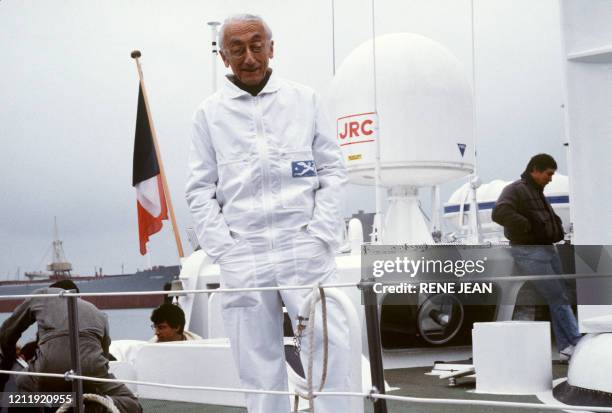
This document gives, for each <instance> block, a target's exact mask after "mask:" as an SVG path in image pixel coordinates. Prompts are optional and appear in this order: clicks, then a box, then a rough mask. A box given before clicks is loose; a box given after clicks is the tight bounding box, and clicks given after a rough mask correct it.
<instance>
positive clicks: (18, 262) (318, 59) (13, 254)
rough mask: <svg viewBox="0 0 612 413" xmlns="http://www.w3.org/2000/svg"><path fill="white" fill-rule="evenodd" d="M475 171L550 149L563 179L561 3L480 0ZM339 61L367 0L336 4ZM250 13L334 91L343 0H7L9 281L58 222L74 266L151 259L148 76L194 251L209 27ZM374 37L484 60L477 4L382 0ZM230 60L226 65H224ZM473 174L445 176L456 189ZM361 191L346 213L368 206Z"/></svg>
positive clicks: (0, 239)
mask: <svg viewBox="0 0 612 413" xmlns="http://www.w3.org/2000/svg"><path fill="white" fill-rule="evenodd" d="M474 2H475V32H476V36H475V43H476V47H477V51H476V92H477V119H478V153H479V157H478V168H479V173H480V175H481V177H482V179H483V182H488V181H490V180H491V179H494V178H501V179H506V180H511V179H514V178H515V177H516V176H517V175H518V174H519V173H520V172H521V170H522V168H523V166H524V164H525V163H526V160H527V158H528V157H529V156H531V155H532V154H534V153H536V152H549V153H551V154H552V155H553V156H555V157H556V158H557V159H558V161H559V165H560V172H561V173H565V171H566V162H565V153H564V151H563V147H562V146H561V136H562V135H563V112H562V108H561V105H562V104H563V83H562V66H561V42H560V28H559V18H558V17H559V12H558V4H557V3H558V2H557V0H536V1H534V0H474ZM335 7H336V10H335V16H336V19H335V24H336V29H335V33H336V45H335V51H336V62H337V64H338V65H339V64H341V62H342V59H343V58H344V57H346V55H347V54H348V53H350V51H351V50H352V49H353V48H354V47H356V46H357V45H359V44H360V43H362V42H363V41H365V40H367V39H369V37H370V35H371V22H370V17H371V6H370V0H336V1H335ZM236 12H253V13H257V14H260V15H262V16H263V17H264V18H265V19H266V20H267V21H268V23H269V24H270V26H271V27H272V30H273V32H274V38H275V58H274V60H273V61H272V63H271V65H272V67H273V68H274V69H275V70H276V71H277V73H279V74H280V75H281V76H284V77H286V78H290V79H292V80H295V81H298V82H301V83H304V84H306V85H309V86H311V87H313V88H314V89H316V90H317V91H319V92H320V93H321V94H322V95H326V93H327V90H328V87H329V84H330V81H331V78H332V50H333V49H332V42H331V34H332V25H331V21H332V19H331V1H330V0H316V1H310V2H304V1H286V0H262V1H257V2H253V1H238V0H230V1H228V0H224V1H220V0H218V1H217V0H214V1H212V0H211V1H195V0H194V1H184V0H181V1H174V2H170V1H160V0H146V1H145V0H138V1H135V0H133V1H129V2H126V1H122V0H104V1H87V2H84V1H82V0H62V1H57V0H50V1H43V0H38V1H35V0H4V1H1V2H0V39H1V41H0V56H2V64H1V65H0V108H1V110H0V143H1V147H0V148H1V149H0V168H2V169H1V171H2V175H1V176H2V178H1V181H0V193H1V194H2V207H1V211H2V214H1V218H0V251H1V252H0V280H2V279H6V278H14V277H15V276H16V273H17V270H18V268H20V270H21V273H22V274H23V272H24V271H31V270H40V269H43V266H44V265H45V264H46V263H47V261H48V258H49V256H47V259H45V260H43V256H44V254H45V251H47V249H48V247H49V245H50V242H51V239H52V226H53V216H57V217H58V221H59V225H60V235H61V238H62V239H63V241H64V249H65V251H66V255H67V258H68V259H69V260H70V261H71V262H72V263H73V264H74V266H75V273H77V274H83V275H90V274H92V273H93V271H94V267H103V269H104V272H105V273H106V274H116V273H120V272H121V265H122V264H124V265H125V271H126V272H132V271H134V270H136V268H144V267H145V266H146V265H147V260H146V259H145V258H143V257H141V256H140V255H139V252H138V235H137V221H136V200H135V193H134V189H133V188H132V187H131V173H132V149H133V135H134V126H135V116H136V101H137V89H138V78H137V73H136V68H135V65H134V62H133V60H132V59H131V58H130V57H129V54H130V52H131V51H132V50H133V49H140V50H141V51H142V54H143V56H142V59H141V61H142V63H143V70H144V75H145V83H146V87H147V90H148V93H149V98H150V105H151V109H152V114H153V119H154V122H155V126H156V129H157V134H158V137H159V141H160V147H161V151H162V158H163V161H164V164H165V167H166V170H167V175H168V181H169V185H170V188H171V195H172V199H173V202H174V205H175V209H176V214H177V220H178V225H179V227H180V229H181V235H182V236H183V242H184V244H185V247H186V252H187V253H190V252H191V249H190V247H189V246H188V242H187V238H186V237H185V236H184V235H185V233H184V229H185V228H186V227H188V226H191V217H190V215H189V212H188V210H187V206H186V204H185V201H184V196H183V188H184V183H185V180H186V177H187V161H186V160H187V153H188V146H189V139H190V121H191V115H192V113H193V110H194V108H195V107H196V106H197V104H198V103H199V102H200V101H201V100H202V99H203V98H204V97H206V96H207V95H209V94H210V93H211V71H210V65H211V64H210V59H211V57H210V56H211V53H210V49H209V44H210V31H209V28H208V26H206V24H205V22H206V21H209V20H223V18H224V17H225V16H227V15H228V14H232V13H236ZM376 28H377V34H384V33H392V32H414V33H419V34H422V35H425V36H428V37H430V38H432V39H434V40H436V41H438V42H440V43H442V44H443V45H444V46H445V47H447V48H448V49H449V50H450V51H451V52H452V53H454V54H455V55H456V56H457V57H458V58H459V60H460V61H462V62H463V64H464V65H465V68H466V71H468V73H469V74H470V77H471V70H472V63H471V62H472V54H471V42H472V37H471V23H470V1H469V0H401V1H400V0H395V1H392V0H384V1H381V0H378V1H377V2H376ZM223 73H224V69H223V68H222V65H221V63H220V62H219V74H220V76H221V75H223ZM463 182H464V181H456V182H453V183H451V184H447V185H446V186H445V187H444V188H443V199H445V198H446V197H447V196H448V195H449V194H450V192H451V191H452V189H453V188H456V187H458V186H459V185H460V184H461V183H463ZM373 194H374V191H373V190H372V189H371V188H363V187H352V188H351V195H350V196H349V198H348V199H347V206H346V212H347V214H348V213H349V212H354V211H356V210H357V209H366V210H372V209H373V206H374V195H373ZM149 245H150V250H151V251H152V263H153V264H166V265H170V264H176V263H177V258H176V249H175V247H174V244H173V238H172V235H171V233H170V230H169V225H168V224H166V225H165V226H164V230H163V231H162V232H161V233H160V234H157V235H155V236H154V237H153V239H152V241H151V242H150V244H149Z"/></svg>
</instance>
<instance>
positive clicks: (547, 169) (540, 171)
mask: <svg viewBox="0 0 612 413" xmlns="http://www.w3.org/2000/svg"><path fill="white" fill-rule="evenodd" d="M556 170H557V163H556V162H555V160H554V159H553V157H552V156H550V155H547V154H539V155H535V156H534V157H533V158H531V160H530V161H529V163H528V164H527V167H526V168H525V171H524V172H523V174H522V175H521V179H519V180H518V181H515V182H513V183H511V184H510V185H508V186H506V187H505V188H504V190H503V191H502V193H501V195H500V196H499V199H498V200H497V204H496V206H495V208H494V209H493V215H492V219H493V221H495V222H497V223H498V224H500V225H502V226H503V227H504V234H505V235H506V238H508V239H509V240H510V244H511V245H512V256H513V257H514V262H515V263H516V265H517V267H518V268H519V270H520V271H521V273H522V274H524V275H545V274H560V273H561V272H562V268H561V261H560V259H559V255H558V254H557V251H556V249H555V247H554V246H553V244H554V243H555V242H558V241H561V240H562V239H563V226H562V225H561V218H559V217H558V216H557V214H555V212H554V210H553V209H552V206H551V205H550V203H549V202H548V200H547V199H546V197H545V196H544V187H545V186H546V185H548V183H549V182H550V181H551V180H552V177H553V175H554V174H555V171H556ZM533 284H534V286H535V288H536V290H537V291H538V292H539V293H540V294H541V295H542V296H543V297H544V299H545V300H546V302H547V303H548V306H549V309H550V315H551V322H552V326H553V331H554V333H555V339H556V341H557V348H558V349H559V352H560V354H561V358H562V359H568V358H569V357H571V355H572V353H573V351H574V346H575V345H576V343H578V340H580V337H581V336H580V332H579V331H578V323H577V322H576V317H575V316H574V312H573V311H572V307H571V305H570V300H569V296H568V293H567V288H566V284H565V280H561V279H550V280H538V281H534V282H533Z"/></svg>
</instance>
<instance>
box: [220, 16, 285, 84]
mask: <svg viewBox="0 0 612 413" xmlns="http://www.w3.org/2000/svg"><path fill="white" fill-rule="evenodd" d="M223 43H224V44H223V45H221V47H222V49H221V58H222V59H223V63H224V64H225V67H231V68H232V72H233V73H234V75H235V76H236V77H237V78H238V80H240V81H241V82H242V83H244V84H245V85H249V86H253V85H257V84H259V83H260V82H261V81H262V80H263V78H264V77H265V76H266V71H267V70H268V62H269V61H270V59H271V58H272V57H273V55H274V42H273V41H272V40H270V39H268V36H267V35H266V30H265V29H264V26H263V24H261V23H260V22H257V21H243V22H240V21H239V22H233V23H228V24H227V25H226V26H225V27H224V37H223Z"/></svg>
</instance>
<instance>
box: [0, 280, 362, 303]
mask: <svg viewBox="0 0 612 413" xmlns="http://www.w3.org/2000/svg"><path fill="white" fill-rule="evenodd" d="M358 286H359V283H336V284H321V285H318V284H306V285H287V286H275V287H245V288H205V289H199V290H163V291H110V292H103V293H70V292H68V291H66V290H64V291H62V292H59V293H55V294H16V295H0V300H10V299H20V298H43V297H45V298H46V297H120V296H143V295H172V294H174V295H176V294H209V293H242V292H257V291H279V290H311V289H313V288H318V287H321V288H351V287H358ZM41 288H42V287H41Z"/></svg>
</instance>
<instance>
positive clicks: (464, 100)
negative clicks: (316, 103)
mask: <svg viewBox="0 0 612 413" xmlns="http://www.w3.org/2000/svg"><path fill="white" fill-rule="evenodd" d="M375 46H376V47H375V48H376V102H377V104H376V106H377V108H378V113H376V108H375V103H374V101H375V98H374V81H373V78H374V77H373V73H374V68H373V52H372V41H371V40H370V41H368V42H366V43H363V44H362V45H360V46H358V47H357V48H356V49H355V50H353V52H351V54H350V55H349V56H348V57H347V58H346V59H345V60H344V61H343V62H342V65H341V66H340V68H339V69H338V71H337V73H336V76H335V77H334V80H333V82H332V87H331V96H330V108H331V110H332V121H335V122H336V131H337V138H338V141H339V144H340V147H341V148H342V153H343V156H344V160H345V163H346V165H347V167H348V170H349V177H350V180H351V182H353V183H356V184H369V185H373V184H374V177H375V173H374V171H375V163H376V140H377V139H380V155H381V156H380V158H381V185H383V186H387V187H392V186H402V185H406V186H407V185H410V186H430V185H436V184H440V183H443V182H446V181H449V180H452V179H456V178H459V177H462V176H465V175H467V174H469V173H471V172H472V171H473V168H474V137H473V133H472V125H473V119H472V88H471V86H470V83H469V81H468V77H467V75H466V73H465V70H464V68H463V66H462V64H461V63H460V62H459V60H458V59H457V58H456V57H455V56H453V55H452V54H451V53H450V52H449V51H448V50H447V49H446V48H444V47H443V46H442V45H440V44H439V43H437V42H435V41H433V40H431V39H428V38H426V37H424V36H421V35H417V34H411V33H396V34H388V35H384V36H380V37H377V38H376V45H375Z"/></svg>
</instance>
